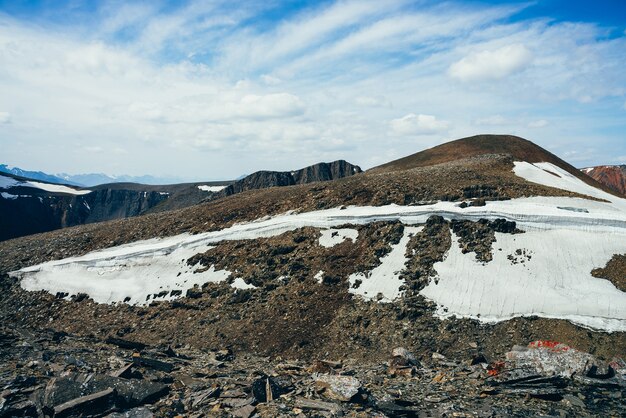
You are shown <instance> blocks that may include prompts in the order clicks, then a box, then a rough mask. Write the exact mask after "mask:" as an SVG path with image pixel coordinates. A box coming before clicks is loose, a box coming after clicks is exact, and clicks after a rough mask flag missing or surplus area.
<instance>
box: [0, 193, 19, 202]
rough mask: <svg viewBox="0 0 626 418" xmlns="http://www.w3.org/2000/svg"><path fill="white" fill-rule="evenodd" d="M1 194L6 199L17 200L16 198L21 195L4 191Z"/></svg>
mask: <svg viewBox="0 0 626 418" xmlns="http://www.w3.org/2000/svg"><path fill="white" fill-rule="evenodd" d="M0 196H2V198H4V199H8V200H15V199H17V198H18V197H19V196H18V195H14V194H9V193H4V192H2V193H0Z"/></svg>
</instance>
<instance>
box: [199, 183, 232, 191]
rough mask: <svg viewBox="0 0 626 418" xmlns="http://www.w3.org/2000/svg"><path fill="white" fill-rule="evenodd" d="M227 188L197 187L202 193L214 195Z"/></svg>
mask: <svg viewBox="0 0 626 418" xmlns="http://www.w3.org/2000/svg"><path fill="white" fill-rule="evenodd" d="M226 187H228V186H207V185H203V186H198V189H200V190H202V191H203V192H212V193H216V192H219V191H220V190H223V189H225V188H226Z"/></svg>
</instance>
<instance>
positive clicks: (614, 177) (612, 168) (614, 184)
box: [581, 165, 626, 196]
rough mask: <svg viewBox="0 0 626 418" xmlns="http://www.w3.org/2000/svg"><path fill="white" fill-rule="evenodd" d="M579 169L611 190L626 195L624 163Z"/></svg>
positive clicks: (625, 169) (625, 166) (625, 167)
mask: <svg viewBox="0 0 626 418" xmlns="http://www.w3.org/2000/svg"><path fill="white" fill-rule="evenodd" d="M581 171H582V172H583V173H585V174H587V175H588V176H590V177H591V178H593V179H594V180H596V181H597V182H598V183H602V184H603V185H605V186H606V187H608V188H609V189H611V190H612V191H613V192H615V193H619V194H620V195H622V196H626V165H601V166H598V167H588V168H583V169H582V170H581Z"/></svg>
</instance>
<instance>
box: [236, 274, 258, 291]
mask: <svg viewBox="0 0 626 418" xmlns="http://www.w3.org/2000/svg"><path fill="white" fill-rule="evenodd" d="M230 287H233V288H235V289H244V290H245V289H256V288H257V287H256V286H255V285H253V284H248V283H246V282H245V280H244V279H242V278H241V277H237V278H235V281H233V284H231V285H230Z"/></svg>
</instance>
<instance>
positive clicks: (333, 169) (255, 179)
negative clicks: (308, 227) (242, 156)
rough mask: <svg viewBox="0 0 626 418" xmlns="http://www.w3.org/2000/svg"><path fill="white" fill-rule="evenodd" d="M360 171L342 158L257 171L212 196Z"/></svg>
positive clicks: (337, 176) (317, 179)
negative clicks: (297, 167) (281, 169)
mask: <svg viewBox="0 0 626 418" xmlns="http://www.w3.org/2000/svg"><path fill="white" fill-rule="evenodd" d="M361 172H362V170H361V168H360V167H359V166H356V165H353V164H350V163H349V162H347V161H344V160H338V161H333V162H331V163H318V164H315V165H312V166H309V167H305V168H302V169H300V170H296V171H257V172H256V173H252V174H250V175H249V176H247V177H244V178H243V179H241V180H238V181H236V182H235V183H233V184H231V185H230V186H228V187H226V188H225V189H224V190H222V191H220V192H218V193H215V194H214V196H213V197H212V198H213V199H215V198H218V197H223V196H229V195H232V194H236V193H241V192H243V191H246V190H255V189H265V188H268V187H280V186H293V185H295V184H306V183H313V182H316V181H330V180H337V179H340V178H343V177H348V176H352V175H354V174H358V173H361Z"/></svg>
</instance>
